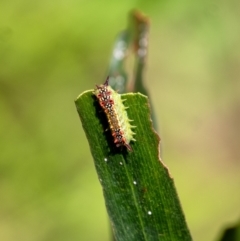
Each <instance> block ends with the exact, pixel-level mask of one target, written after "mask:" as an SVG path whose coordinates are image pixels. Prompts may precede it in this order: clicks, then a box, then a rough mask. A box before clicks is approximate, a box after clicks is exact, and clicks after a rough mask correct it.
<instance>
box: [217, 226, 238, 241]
mask: <svg viewBox="0 0 240 241" xmlns="http://www.w3.org/2000/svg"><path fill="white" fill-rule="evenodd" d="M219 240H220V241H240V223H238V224H237V225H235V226H233V227H229V228H227V229H226V230H225V231H224V233H223V235H222V237H221V239H219Z"/></svg>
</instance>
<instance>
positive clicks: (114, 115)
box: [93, 78, 136, 151]
mask: <svg viewBox="0 0 240 241" xmlns="http://www.w3.org/2000/svg"><path fill="white" fill-rule="evenodd" d="M93 93H94V95H95V96H96V97H97V99H98V102H99V104H100V106H101V107H102V109H103V110H104V112H105V113H106V116H107V120H108V123H109V127H110V130H111V133H112V136H113V138H114V143H115V144H116V146H117V147H120V146H125V147H126V148H127V149H128V150H129V151H132V147H131V146H130V144H129V143H130V141H136V140H135V139H134V138H133V135H135V133H134V132H133V131H132V129H131V128H135V127H136V126H132V125H131V124H130V122H131V121H132V120H129V119H128V115H127V112H126V109H127V108H128V107H125V106H124V105H123V101H125V100H122V99H121V96H120V94H118V93H117V92H116V91H114V90H113V89H112V88H111V86H109V85H108V78H107V80H106V81H105V83H104V84H103V85H97V86H96V89H95V90H94V92H93Z"/></svg>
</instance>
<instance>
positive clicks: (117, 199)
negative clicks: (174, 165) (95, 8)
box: [76, 91, 191, 241]
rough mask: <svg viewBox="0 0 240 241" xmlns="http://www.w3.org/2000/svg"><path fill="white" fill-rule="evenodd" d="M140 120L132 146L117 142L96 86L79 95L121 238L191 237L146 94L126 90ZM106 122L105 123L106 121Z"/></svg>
mask: <svg viewBox="0 0 240 241" xmlns="http://www.w3.org/2000/svg"><path fill="white" fill-rule="evenodd" d="M123 98H124V99H127V101H126V102H125V103H126V104H125V105H126V106H129V107H130V108H129V109H128V115H129V118H130V119H133V120H134V122H133V125H136V126H137V128H136V140H137V141H136V142H135V143H131V146H132V148H133V152H128V151H126V149H121V148H116V147H115V146H114V144H113V143H112V142H111V141H112V140H111V135H110V134H109V133H108V134H109V135H108V134H107V133H106V132H104V130H105V127H106V120H104V113H101V112H100V111H101V110H100V109H99V107H98V106H97V104H96V101H95V100H94V97H93V95H92V91H88V92H85V93H84V94H82V95H81V96H80V97H79V98H78V99H77V100H76V106H77V109H78V113H79V116H80V118H81V121H82V125H83V128H84V130H85V132H86V136H87V138H88V140H89V145H90V149H91V152H92V155H93V158H94V163H95V167H96V170H97V173H98V176H99V180H100V182H101V185H102V188H103V194H104V198H105V203H106V207H107V210H108V214H109V217H110V220H111V223H112V226H113V230H114V233H115V238H116V240H120V241H122V240H124V241H127V240H191V236H190V233H189V231H188V228H187V225H186V222H185V218H184V215H183V213H182V210H181V206H180V203H179V200H178V196H177V193H176V190H175V187H174V183H173V180H172V178H171V177H170V176H169V173H168V170H167V168H166V167H165V166H164V165H163V164H162V162H160V161H159V141H160V138H159V137H158V136H157V134H156V133H155V131H154V130H153V127H152V122H151V121H150V111H149V103H148V99H147V97H145V96H143V95H142V94H125V95H123ZM104 123H105V124H104Z"/></svg>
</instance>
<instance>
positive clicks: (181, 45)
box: [0, 0, 240, 241]
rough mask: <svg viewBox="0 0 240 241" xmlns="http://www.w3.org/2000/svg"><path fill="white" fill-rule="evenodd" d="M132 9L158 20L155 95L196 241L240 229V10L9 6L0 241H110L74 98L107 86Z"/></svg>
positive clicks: (152, 72) (212, 5) (0, 57)
mask: <svg viewBox="0 0 240 241" xmlns="http://www.w3.org/2000/svg"><path fill="white" fill-rule="evenodd" d="M133 8H138V9H140V10H142V11H143V12H145V13H146V14H147V15H148V16H149V17H150V18H151V29H150V36H149V41H150V43H149V54H148V64H147V71H146V73H145V85H146V87H147V88H148V91H149V94H150V95H151V98H152V101H153V105H154V110H155V112H156V115H157V117H158V125H159V127H160V134H161V139H162V157H163V161H164V162H165V164H166V165H167V166H168V167H169V169H170V172H171V174H172V176H173V177H174V180H175V184H176V187H177V191H178V194H179V197H180V200H181V203H182V207H183V210H184V212H185V215H186V219H187V223H188V225H189V228H190V231H191V233H192V236H193V238H194V240H196V241H202V240H206V241H208V240H209V241H212V240H217V238H218V237H219V235H220V233H221V230H222V228H224V227H225V226H226V225H229V224H232V223H234V222H235V221H237V220H239V218H240V209H239V206H240V205H239V204H240V191H239V190H240V188H239V187H240V150H239V149H240V82H239V76H240V44H239V43H240V27H239V23H240V14H239V13H240V2H239V1H237V0H230V1H215V0H211V1H190V0H183V1H180V2H179V1H176V0H171V1H130V0H122V1H110V0H103V1H96V0H92V1H82V0H79V1H74V0H69V1H56V0H54V1H46V0H42V1H30V0H21V1H12V0H9V1H6V0H2V1H0V137H1V138H0V240H4V241H15V240H19V241H21V240H24V241H33V240H34V241H53V240H57V241H68V240H72V241H75V240H89V241H91V240H94V241H97V240H99V241H100V240H110V227H109V223H108V218H107V214H106V211H105V207H104V200H103V197H102V191H101V187H100V184H99V181H98V178H97V174H96V173H95V169H94V165H93V161H92V157H91V155H90V150H89V147H88V143H87V140H86V138H85V135H84V132H83V130H82V127H81V123H80V120H79V117H78V115H77V111H76V109H75V105H74V99H75V98H76V97H77V96H78V95H79V94H80V93H81V92H82V91H85V90H87V89H92V88H93V87H94V85H95V84H99V83H102V82H103V81H104V79H105V77H106V76H105V75H106V70H107V68H108V63H109V59H110V56H111V50H112V46H113V43H114V39H115V37H116V35H117V34H118V33H119V31H120V30H123V29H124V28H125V27H126V25H127V14H128V13H129V11H130V10H131V9H133ZM130 74H132V73H130ZM93 131H94V130H93Z"/></svg>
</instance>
